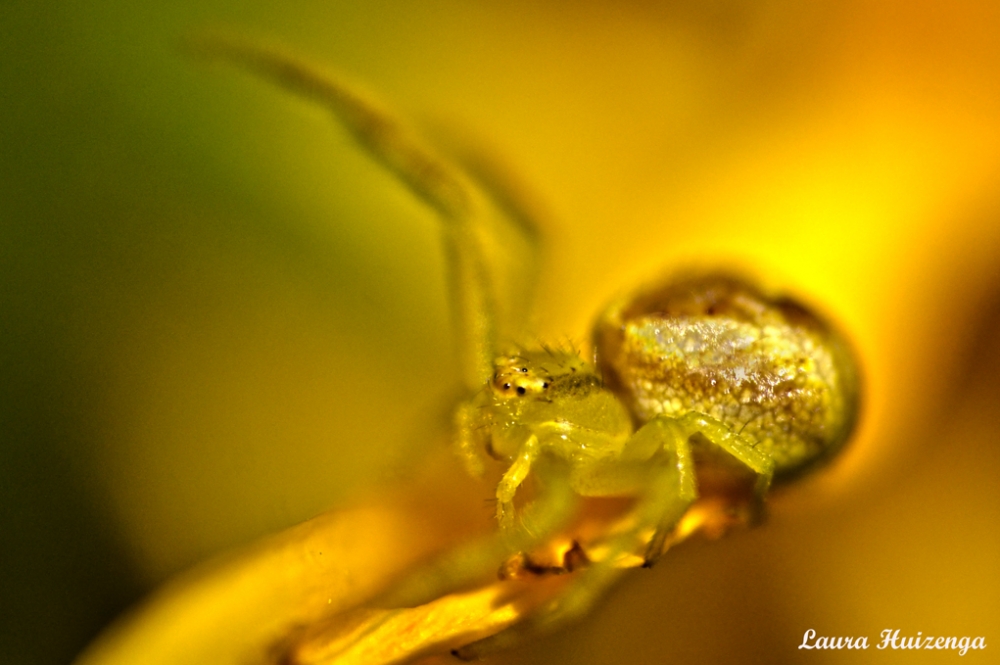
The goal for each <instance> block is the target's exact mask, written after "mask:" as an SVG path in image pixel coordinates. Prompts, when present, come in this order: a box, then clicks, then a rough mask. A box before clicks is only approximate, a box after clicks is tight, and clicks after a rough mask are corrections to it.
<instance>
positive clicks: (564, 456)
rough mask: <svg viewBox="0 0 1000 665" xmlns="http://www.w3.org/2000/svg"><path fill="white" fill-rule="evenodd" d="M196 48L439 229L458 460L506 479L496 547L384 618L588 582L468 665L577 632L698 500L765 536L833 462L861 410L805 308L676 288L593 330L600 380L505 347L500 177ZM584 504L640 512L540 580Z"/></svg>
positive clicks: (730, 287) (723, 290) (742, 290)
mask: <svg viewBox="0 0 1000 665" xmlns="http://www.w3.org/2000/svg"><path fill="white" fill-rule="evenodd" d="M197 47H198V50H199V51H201V52H202V53H204V54H208V55H211V56H215V57H222V58H225V59H229V60H233V61H235V62H237V63H239V64H241V65H242V66H244V67H247V68H248V69H250V70H253V71H255V72H257V73H258V74H263V75H264V76H265V77H266V78H269V79H271V80H272V81H275V82H277V83H278V84H280V85H282V86H284V87H286V88H288V89H290V90H292V91H294V92H297V93H299V94H302V95H305V96H307V97H310V98H312V99H314V100H316V101H318V102H319V103H320V104H322V105H324V106H325V107H326V108H327V109H329V110H330V111H332V112H333V115H334V116H335V117H336V118H337V119H338V120H339V121H340V123H341V124H342V125H343V126H345V127H346V128H347V129H348V130H349V131H350V132H351V133H352V134H353V135H354V137H355V138H356V139H357V140H358V142H359V143H360V144H361V145H362V146H363V147H364V148H365V149H366V150H367V151H368V152H369V153H370V154H371V155H372V156H373V157H374V158H375V159H377V160H379V161H380V162H381V163H382V164H383V165H384V166H386V167H387V168H388V169H389V170H390V171H392V172H393V173H394V174H395V175H396V177H398V178H399V179H400V180H401V181H403V182H404V183H406V185H408V186H409V188H410V189H411V190H412V191H413V192H414V193H415V194H416V195H417V196H418V197H420V198H421V199H423V200H424V201H425V202H426V203H428V204H429V205H430V206H431V207H432V208H433V209H434V210H435V211H436V212H437V214H438V216H439V218H440V220H441V228H442V231H443V237H444V243H445V250H446V256H447V259H448V261H449V269H450V274H449V280H450V288H451V296H452V301H453V308H454V318H455V328H456V338H457V340H458V342H459V353H460V358H461V361H462V368H463V378H464V384H465V387H466V389H467V397H466V398H465V399H464V400H463V401H462V402H461V403H460V404H459V405H458V407H457V409H456V412H455V444H456V449H457V451H458V452H459V454H460V455H461V457H462V458H463V460H464V461H465V462H466V466H467V468H468V469H469V471H470V472H471V473H473V474H475V475H482V474H483V472H484V470H485V469H486V465H487V463H488V462H489V458H493V459H494V460H497V461H498V462H499V463H500V464H502V465H503V467H504V470H503V473H502V477H501V478H500V480H499V482H498V484H497V488H496V519H497V522H498V525H499V530H498V534H497V536H496V537H494V538H491V539H489V540H488V541H486V542H483V543H477V544H474V545H472V546H470V547H469V548H467V549H465V550H463V551H462V552H460V553H457V554H454V555H452V556H445V557H443V558H442V559H441V560H439V561H437V562H435V563H433V564H431V565H429V566H427V567H426V568H424V569H421V570H418V571H417V572H416V573H414V574H413V575H411V576H410V577H409V578H408V579H405V580H404V581H403V582H402V583H400V584H399V585H397V586H396V587H395V588H394V589H393V590H391V591H390V592H389V593H388V594H386V595H385V596H384V597H383V598H382V599H381V600H382V603H383V604H385V605H387V606H396V607H403V606H413V605H418V604H422V603H426V602H429V601H431V600H433V599H435V598H438V597H440V596H442V595H444V594H446V593H449V592H452V591H454V590H456V589H459V588H461V587H462V586H463V585H465V584H467V583H469V582H470V581H471V580H473V579H474V578H476V577H477V576H480V575H481V573H482V570H483V568H484V567H487V568H488V567H493V568H496V567H498V566H500V567H501V577H503V578H517V577H525V576H530V575H541V574H544V573H547V572H553V571H555V572H560V571H572V570H577V573H576V575H575V576H574V578H573V580H572V582H571V583H569V584H567V585H566V586H565V588H563V589H561V590H560V592H559V593H558V594H557V595H556V597H555V598H554V599H552V600H551V601H549V602H548V603H547V604H545V605H544V606H543V607H542V608H541V609H539V610H537V611H535V612H534V613H533V614H532V615H530V616H529V617H528V618H527V619H525V620H524V621H521V622H520V623H517V624H515V625H513V626H510V627H508V628H506V629H505V630H503V631H501V632H500V633H498V634H496V635H493V636H490V637H487V638H485V639H482V640H480V641H477V642H474V643H473V644H471V645H468V646H466V647H464V648H463V649H460V650H459V652H458V655H460V656H462V657H478V656H481V655H483V654H486V653H490V652H491V651H494V650H496V649H499V648H503V647H506V646H508V645H510V644H513V643H516V642H517V641H519V640H521V639H523V638H524V637H526V636H529V635H531V634H534V633H537V632H542V631H547V630H551V629H552V628H554V627H556V626H558V625H560V624H561V623H563V622H565V621H567V620H570V619H573V618H576V617H578V616H579V615H580V614H582V613H583V612H585V611H586V610H587V609H589V608H590V607H591V606H592V604H593V602H594V601H595V599H596V598H597V597H599V596H600V594H601V593H602V592H603V591H604V590H605V589H606V588H607V587H608V585H609V584H611V583H612V582H613V581H614V580H615V579H616V578H617V576H618V575H619V574H620V571H621V569H622V566H623V564H622V560H623V558H626V557H628V556H629V555H633V556H634V555H635V554H636V553H638V556H640V557H641V560H642V563H643V565H646V566H649V565H652V564H653V563H654V562H655V561H656V560H657V558H658V557H659V556H660V555H661V554H662V553H663V551H664V549H665V548H666V547H667V545H668V543H669V542H670V540H671V538H672V537H674V535H675V534H676V532H677V530H678V527H679V525H680V524H681V521H682V518H684V516H685V514H687V513H688V511H689V509H690V508H691V506H692V504H693V503H694V502H695V501H696V500H698V499H699V498H704V497H707V496H719V497H724V498H725V499H726V503H725V505H727V506H729V512H730V513H734V512H735V513H738V512H739V510H741V509H742V510H743V512H742V519H743V520H744V521H749V522H753V521H755V520H757V519H758V518H759V517H760V516H761V514H762V507H763V500H764V498H765V495H766V493H767V492H768V490H769V488H770V487H771V485H772V482H774V483H780V482H784V481H786V480H788V479H791V478H793V477H795V476H797V475H799V474H800V473H801V472H803V471H805V470H807V469H809V468H811V467H813V466H815V465H816V464H817V463H818V462H821V461H823V460H826V459H829V458H830V457H831V456H832V455H834V454H835V453H836V452H837V451H838V450H840V448H841V446H842V445H843V443H844V442H845V441H846V439H847V438H848V436H849V434H850V432H851V430H852V428H853V425H854V421H855V417H856V413H857V409H858V396H857V380H856V375H857V372H856V368H855V363H854V360H853V358H852V356H851V353H850V351H849V349H848V347H847V345H846V344H845V343H844V342H843V341H842V339H841V338H840V336H839V335H838V334H837V333H836V332H835V331H834V330H833V329H832V328H831V327H830V326H829V325H828V324H827V323H826V322H825V321H823V320H822V319H821V318H819V317H818V316H816V315H815V314H813V313H812V312H811V311H809V310H808V309H806V308H805V307H804V306H802V305H800V304H799V303H797V302H795V301H794V300H791V299H789V298H786V297H780V296H775V295H772V294H770V293H766V292H764V291H763V290H762V289H760V288H758V287H756V286H754V285H753V284H751V283H749V282H748V281H746V280H744V279H741V278H738V277H735V276H733V275H729V274H687V275H681V276H677V277H674V278H673V279H670V280H665V281H663V282H662V283H657V284H653V285H652V286H650V287H649V288H647V289H645V290H643V291H640V292H639V293H638V294H637V295H631V296H629V297H627V298H624V299H622V300H621V301H619V302H616V303H613V304H612V305H611V306H610V307H608V308H607V309H606V311H605V312H604V313H603V314H602V315H601V317H600V318H599V321H598V324H597V326H596V330H595V336H594V361H593V363H592V362H590V361H588V360H587V359H584V358H583V357H582V356H581V354H580V353H578V352H576V351H574V350H566V349H561V348H549V347H540V348H520V347H508V346H506V340H504V343H503V344H501V342H500V341H498V337H499V335H498V329H500V328H503V326H505V325H507V326H508V327H509V322H507V321H502V320H499V319H500V316H499V314H498V313H499V312H511V311H514V310H516V309H517V307H516V305H517V303H509V302H501V299H502V295H503V294H502V293H501V291H502V289H500V288H499V286H498V283H499V278H498V273H497V268H496V266H495V265H494V264H493V262H492V261H491V260H489V258H488V256H487V252H486V251H485V248H487V247H489V246H490V243H491V242H493V243H495V242H496V240H495V238H492V239H491V237H490V233H491V231H490V228H489V226H488V225H487V224H486V223H485V222H484V221H483V220H484V210H485V209H486V207H487V206H488V205H489V204H490V203H489V202H490V200H491V199H492V201H493V204H494V207H500V208H502V209H505V210H506V211H507V212H508V218H509V221H510V222H512V225H511V226H512V228H514V229H516V230H520V231H522V232H524V233H525V235H527V236H528V237H529V238H531V237H533V236H534V229H533V226H532V225H531V222H530V216H528V215H526V214H524V213H523V210H522V209H520V208H519V207H518V206H517V205H516V204H514V201H516V198H515V197H512V196H510V193H509V192H507V191H506V190H505V189H504V188H503V187H501V186H500V185H499V184H498V181H497V180H496V179H491V178H489V177H485V178H481V179H480V180H479V181H476V180H474V179H473V178H471V177H470V176H469V175H468V174H467V173H466V172H465V171H463V170H462V169H461V168H459V167H458V166H456V165H453V164H452V163H451V162H450V161H448V160H446V159H443V158H441V157H439V156H438V155H437V154H436V153H435V152H434V151H433V150H431V149H430V148H428V147H426V146H425V145H424V144H423V143H422V142H421V141H420V140H419V139H417V138H416V137H415V136H414V135H412V134H411V133H410V132H408V131H407V130H406V129H405V128H404V126H403V125H402V124H401V123H400V122H398V121H397V120H396V119H395V118H394V117H393V116H392V115H391V114H389V113H388V112H386V111H384V110H382V109H381V108H380V107H379V106H378V105H377V104H375V103H374V102H373V101H371V100H369V99H367V98H366V97H364V96H363V95H361V94H360V93H358V92H357V91H355V90H354V89H353V88H351V87H349V86H347V85H345V84H344V83H343V82H341V81H340V80H338V79H336V78H333V77H330V76H328V75H327V74H325V73H323V72H321V71H320V70H318V69H317V68H315V67H314V66H312V65H310V64H308V63H306V62H303V61H300V60H298V59H297V58H295V57H293V56H290V55H288V54H286V53H284V52H282V51H280V50H273V49H269V48H265V47H261V46H258V45H255V44H250V43H245V42H242V41H239V40H232V39H220V38H212V39H207V40H204V41H200V42H198V44H197ZM497 204H499V205H498V206H497ZM526 269H527V268H526ZM529 478H531V479H533V482H532V483H531V488H530V489H529V490H527V493H529V494H530V497H531V498H530V501H525V500H524V499H522V497H521V494H522V487H525V486H526V481H527V480H528V479H529ZM582 497H626V498H629V499H631V502H630V503H629V505H628V508H627V509H626V510H625V512H624V516H623V517H621V518H620V519H618V520H617V521H616V522H614V526H613V528H609V529H607V530H606V531H605V532H601V533H598V534H596V535H593V534H591V535H590V536H589V537H584V536H581V537H580V539H574V540H573V541H572V546H570V547H565V548H563V550H562V551H561V553H560V554H559V555H558V556H557V558H556V559H555V560H552V561H549V562H548V563H538V561H537V560H536V559H537V558H536V557H533V555H532V551H533V550H535V549H536V548H539V547H540V546H542V545H543V544H544V543H546V542H547V541H548V540H550V539H551V538H553V536H555V535H557V534H559V533H562V532H563V531H564V530H565V529H566V528H567V527H568V525H569V524H570V523H571V522H572V520H573V519H574V515H576V514H577V513H578V512H579V511H578V510H577V508H578V505H579V503H580V501H581V500H582V499H581V498H582ZM731 516H732V515H730V517H731ZM501 564H502V565H501Z"/></svg>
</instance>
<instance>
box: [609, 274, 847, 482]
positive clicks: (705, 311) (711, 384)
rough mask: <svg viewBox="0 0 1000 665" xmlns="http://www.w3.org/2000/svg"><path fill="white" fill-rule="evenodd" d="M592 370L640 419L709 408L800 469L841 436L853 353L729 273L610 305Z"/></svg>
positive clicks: (797, 311) (782, 468) (787, 303)
mask: <svg viewBox="0 0 1000 665" xmlns="http://www.w3.org/2000/svg"><path fill="white" fill-rule="evenodd" d="M596 348H597V358H598V364H599V367H600V369H601V371H602V373H603V375H604V379H605V381H606V382H607V384H608V386H609V387H611V388H612V389H613V390H615V391H616V392H617V393H618V394H619V396H620V398H621V399H622V400H623V401H624V403H625V404H626V406H627V407H628V408H629V410H630V411H631V413H632V415H633V418H634V419H635V420H636V422H637V424H642V423H645V422H647V421H648V420H650V419H651V418H654V417H656V416H659V415H664V416H673V417H677V416H682V415H684V414H686V413H688V412H691V411H696V412H699V413H704V414H706V415H709V416H711V417H713V418H715V419H717V420H719V421H720V422H722V423H724V424H725V425H727V426H728V427H729V428H730V429H731V430H732V431H733V432H736V433H738V434H740V435H741V436H742V437H744V438H745V439H746V440H748V441H749V442H751V443H752V444H753V445H754V446H755V447H756V448H757V449H758V450H760V451H761V452H764V453H765V454H767V455H768V456H769V457H771V458H772V459H773V460H774V462H775V471H776V473H777V474H778V476H779V477H780V476H782V475H788V474H790V473H792V472H795V471H798V470H801V469H802V468H804V467H806V466H808V465H809V464H810V463H811V462H813V461H815V460H818V459H820V458H824V457H826V456H827V455H829V454H831V453H832V452H834V451H835V450H836V449H837V448H839V446H840V445H841V444H842V443H843V441H844V439H846V437H847V434H848V433H849V431H850V428H851V426H852V424H853V422H854V418H855V411H856V409H857V406H856V405H857V397H856V385H855V384H856V381H855V369H854V361H853V358H852V357H851V355H850V353H849V352H848V350H847V348H846V346H845V345H844V343H843V342H842V341H841V339H840V337H839V336H838V335H837V334H836V332H835V331H833V330H832V329H831V328H830V326H829V325H828V324H826V323H825V322H824V321H823V320H821V319H820V318H819V317H817V316H816V315H815V314H813V313H812V312H810V311H809V310H807V309H806V308H805V307H803V306H802V305H799V304H797V303H795V302H794V301H792V300H790V299H788V298H773V297H769V296H766V295H765V294H763V293H762V292H761V291H760V290H759V289H757V288H756V287H754V286H751V285H750V284H748V283H747V282H745V281H743V280H740V279H737V278H734V277H730V276H719V275H711V276H703V277H695V278H688V279H685V280H680V281H675V282H670V283H666V284H663V285H658V286H656V287H655V288H653V289H651V290H649V291H647V292H644V293H642V294H640V295H639V296H637V297H635V298H632V299H631V300H628V301H625V302H622V303H618V304H616V305H614V306H612V307H611V308H609V309H608V310H607V312H606V313H605V315H604V316H603V317H602V318H601V320H600V322H599V324H598V327H597V330H596Z"/></svg>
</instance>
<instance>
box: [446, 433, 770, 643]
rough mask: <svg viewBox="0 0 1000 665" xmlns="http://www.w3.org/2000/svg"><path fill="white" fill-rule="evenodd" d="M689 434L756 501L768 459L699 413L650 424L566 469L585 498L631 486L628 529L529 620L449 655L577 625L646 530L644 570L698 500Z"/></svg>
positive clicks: (614, 578)
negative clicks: (735, 470)
mask: <svg viewBox="0 0 1000 665" xmlns="http://www.w3.org/2000/svg"><path fill="white" fill-rule="evenodd" d="M696 434H700V435H701V437H702V438H703V439H704V440H705V441H708V442H709V444H710V445H711V446H713V447H715V448H717V449H718V450H720V451H723V452H725V453H726V454H728V455H729V456H731V457H733V458H734V459H736V460H737V461H738V462H740V463H741V464H742V465H744V466H746V467H747V468H748V469H749V470H751V471H752V472H753V473H754V474H755V475H756V477H757V480H756V481H755V485H754V497H755V499H754V500H755V502H758V501H762V500H763V497H764V494H765V493H766V491H767V489H768V488H769V487H770V483H771V478H772V476H773V469H774V463H773V461H772V460H771V458H769V457H768V456H766V455H764V454H762V453H760V452H758V451H756V450H755V449H754V447H753V445H752V444H751V443H749V442H747V441H745V440H744V439H742V438H740V437H739V436H738V435H737V434H735V433H734V432H732V430H731V429H730V428H729V427H727V426H726V425H725V424H723V423H722V422H720V421H718V420H716V419H714V418H711V417H709V416H706V415H704V414H701V413H688V414H685V415H684V416H681V417H679V418H669V417H658V418H654V419H653V420H651V421H649V422H648V423H646V424H645V425H644V426H643V427H642V428H640V429H639V430H638V431H637V432H636V433H635V434H634V435H633V436H632V437H631V438H630V439H629V441H628V442H627V443H626V446H625V448H624V450H623V451H622V454H621V456H620V457H618V458H615V459H608V460H601V461H598V462H595V463H592V464H587V465H585V466H581V467H579V468H577V469H574V473H573V478H572V482H573V485H574V488H575V489H576V490H577V491H578V492H580V493H582V494H587V495H591V496H596V495H615V494H619V493H621V492H622V491H623V490H625V489H626V488H628V487H630V486H631V487H635V488H636V490H637V491H638V493H639V499H638V501H637V503H636V506H635V508H634V521H633V526H632V527H631V528H629V529H627V530H626V531H624V532H623V533H619V534H616V535H614V536H612V537H611V538H609V539H608V540H607V541H605V542H603V543H600V544H599V545H600V547H599V548H598V549H599V550H600V556H599V558H598V559H597V560H595V561H594V563H593V564H592V565H591V566H590V567H589V568H586V569H584V570H582V571H579V572H578V573H577V574H576V575H577V577H576V579H575V580H574V581H573V583H572V584H571V585H570V586H569V587H568V588H567V589H566V590H565V591H564V592H563V593H562V594H561V595H560V596H559V597H557V598H555V599H554V600H553V601H552V602H550V603H549V604H548V605H547V606H546V607H544V608H542V610H540V611H539V612H538V613H536V614H535V615H534V616H532V617H530V618H529V619H527V620H525V621H523V622H521V623H519V624H516V625H514V626H511V627H510V628H507V629H506V630H504V631H502V632H500V633H497V634H496V635H493V636H492V637H488V638H486V639H483V640H480V641H478V642H474V643H472V644H470V645H468V646H466V647H463V648H462V649H459V650H458V651H457V652H456V655H457V656H459V657H460V658H463V659H474V658H479V657H482V656H485V655H487V654H489V653H493V652H496V651H501V650H504V649H507V648H510V647H512V646H514V645H516V644H518V643H520V642H522V641H523V640H525V639H527V638H530V637H532V636H535V635H537V634H542V633H548V632H551V631H552V630H555V629H556V628H558V627H560V626H562V625H564V624H567V623H570V622H573V621H575V620H577V619H579V618H580V617H582V616H583V615H584V614H586V613H587V612H588V611H589V610H590V608H591V607H592V606H593V605H594V603H595V602H596V601H597V600H598V599H599V598H600V597H601V596H603V595H604V593H605V592H606V591H607V590H608V588H609V587H610V586H612V585H613V584H614V582H616V581H617V580H618V578H620V577H621V575H622V574H623V573H624V569H623V568H622V567H621V565H620V559H621V557H622V556H623V555H626V554H629V553H631V552H634V550H635V548H636V546H637V544H638V543H639V542H641V537H642V534H644V533H648V532H649V531H650V530H652V532H653V536H652V538H651V539H650V541H649V543H648V544H647V546H646V550H645V556H644V561H645V563H644V566H646V567H648V566H650V565H652V564H653V563H654V562H655V561H656V559H658V558H659V556H660V555H661V554H662V552H663V547H664V544H665V541H666V538H667V536H669V534H670V533H671V532H672V531H673V530H674V529H675V528H676V527H677V525H678V523H679V522H680V520H681V518H682V517H683V516H684V514H685V512H687V510H688V508H690V506H691V504H692V503H694V501H695V499H697V498H698V488H697V480H696V477H695V466H694V456H693V454H692V444H691V441H692V437H694V436H695V435H696Z"/></svg>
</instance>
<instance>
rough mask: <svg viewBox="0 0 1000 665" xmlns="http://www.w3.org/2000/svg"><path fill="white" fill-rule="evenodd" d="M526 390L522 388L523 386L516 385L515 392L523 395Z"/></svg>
mask: <svg viewBox="0 0 1000 665" xmlns="http://www.w3.org/2000/svg"><path fill="white" fill-rule="evenodd" d="M526 392H528V391H527V390H525V389H524V386H518V387H517V394H518V395H523V394H524V393H526Z"/></svg>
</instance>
